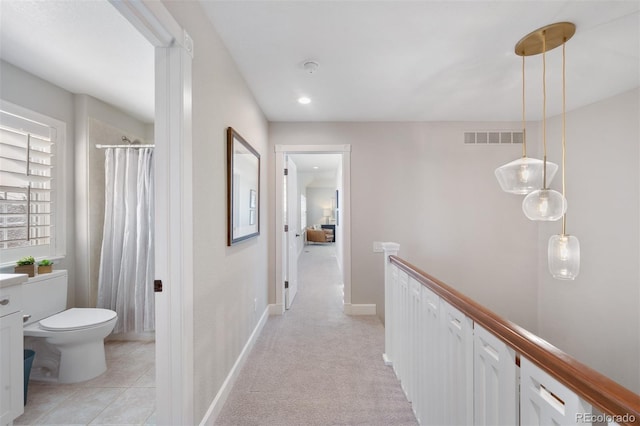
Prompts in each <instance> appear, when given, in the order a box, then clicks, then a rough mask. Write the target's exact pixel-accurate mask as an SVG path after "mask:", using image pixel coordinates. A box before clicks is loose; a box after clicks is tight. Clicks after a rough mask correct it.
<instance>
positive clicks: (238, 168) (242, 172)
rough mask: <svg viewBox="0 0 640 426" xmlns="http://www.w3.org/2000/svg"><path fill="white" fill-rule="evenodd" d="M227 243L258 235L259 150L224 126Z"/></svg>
mask: <svg viewBox="0 0 640 426" xmlns="http://www.w3.org/2000/svg"><path fill="white" fill-rule="evenodd" d="M227 229H228V236H227V245H228V246H231V245H233V244H235V243H239V242H240V241H244V240H247V239H249V238H253V237H256V236H258V235H260V154H258V151H256V150H255V149H253V147H252V146H251V145H250V144H249V142H247V141H246V140H245V139H244V138H243V137H242V136H240V135H239V134H238V132H236V131H235V130H234V129H233V128H231V127H229V128H228V129H227Z"/></svg>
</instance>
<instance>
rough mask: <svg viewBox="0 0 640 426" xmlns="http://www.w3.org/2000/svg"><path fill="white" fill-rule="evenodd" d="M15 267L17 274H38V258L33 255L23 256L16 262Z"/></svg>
mask: <svg viewBox="0 0 640 426" xmlns="http://www.w3.org/2000/svg"><path fill="white" fill-rule="evenodd" d="M14 269H15V273H16V274H27V275H29V276H30V277H33V276H35V274H36V260H35V259H34V258H33V256H27V257H23V258H22V259H20V260H18V261H17V262H16V267H15V268H14Z"/></svg>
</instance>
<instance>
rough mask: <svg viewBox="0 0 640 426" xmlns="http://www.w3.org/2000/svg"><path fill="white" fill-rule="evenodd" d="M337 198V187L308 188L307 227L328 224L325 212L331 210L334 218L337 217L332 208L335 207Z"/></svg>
mask: <svg viewBox="0 0 640 426" xmlns="http://www.w3.org/2000/svg"><path fill="white" fill-rule="evenodd" d="M335 198H336V188H335V186H334V187H332V188H315V187H313V188H311V187H307V226H311V225H322V224H326V223H327V222H326V218H325V217H324V216H323V213H324V210H325V209H330V210H331V212H332V213H331V214H332V216H334V215H335V212H334V210H333V209H332V208H331V207H332V205H333V206H335ZM332 199H333V200H334V201H332ZM332 202H333V204H332Z"/></svg>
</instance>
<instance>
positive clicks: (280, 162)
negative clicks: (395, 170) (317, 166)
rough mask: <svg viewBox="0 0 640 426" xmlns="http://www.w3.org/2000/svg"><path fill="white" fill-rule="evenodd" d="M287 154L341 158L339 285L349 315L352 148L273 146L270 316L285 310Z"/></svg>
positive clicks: (341, 146) (335, 146)
mask: <svg viewBox="0 0 640 426" xmlns="http://www.w3.org/2000/svg"><path fill="white" fill-rule="evenodd" d="M288 154H341V155H342V204H341V207H340V211H341V213H342V225H341V226H342V227H343V236H342V241H343V246H342V262H340V263H341V264H342V268H341V271H340V272H341V273H342V282H343V284H344V296H343V303H344V312H345V313H346V314H350V313H351V145H276V146H275V156H276V161H275V173H276V176H275V178H276V187H275V219H276V228H275V230H276V232H275V240H276V253H275V254H276V255H275V262H276V264H275V272H276V281H275V287H276V288H275V290H276V303H275V305H273V306H272V309H271V311H270V313H271V314H272V315H282V314H283V313H284V312H285V308H284V271H283V270H282V269H283V268H282V263H283V255H284V247H283V243H282V240H283V238H282V235H281V232H284V220H283V213H284V212H283V209H282V206H283V202H284V191H283V186H284V174H283V173H282V170H284V157H285V155H288Z"/></svg>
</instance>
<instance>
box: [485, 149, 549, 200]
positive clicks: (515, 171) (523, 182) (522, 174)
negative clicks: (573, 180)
mask: <svg viewBox="0 0 640 426" xmlns="http://www.w3.org/2000/svg"><path fill="white" fill-rule="evenodd" d="M543 169H544V162H543V161H542V160H538V159H537V158H529V157H521V158H518V159H517V160H514V161H512V162H510V163H507V164H505V165H503V166H500V167H498V168H497V169H496V170H495V175H496V178H497V179H498V183H499V184H500V187H501V188H502V190H503V191H504V192H509V193H511V194H520V195H524V194H528V193H530V192H531V191H533V190H535V189H537V188H542V175H543ZM557 171H558V165H557V164H554V163H550V162H549V161H547V182H551V180H552V179H553V177H554V176H555V174H556V172H557Z"/></svg>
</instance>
